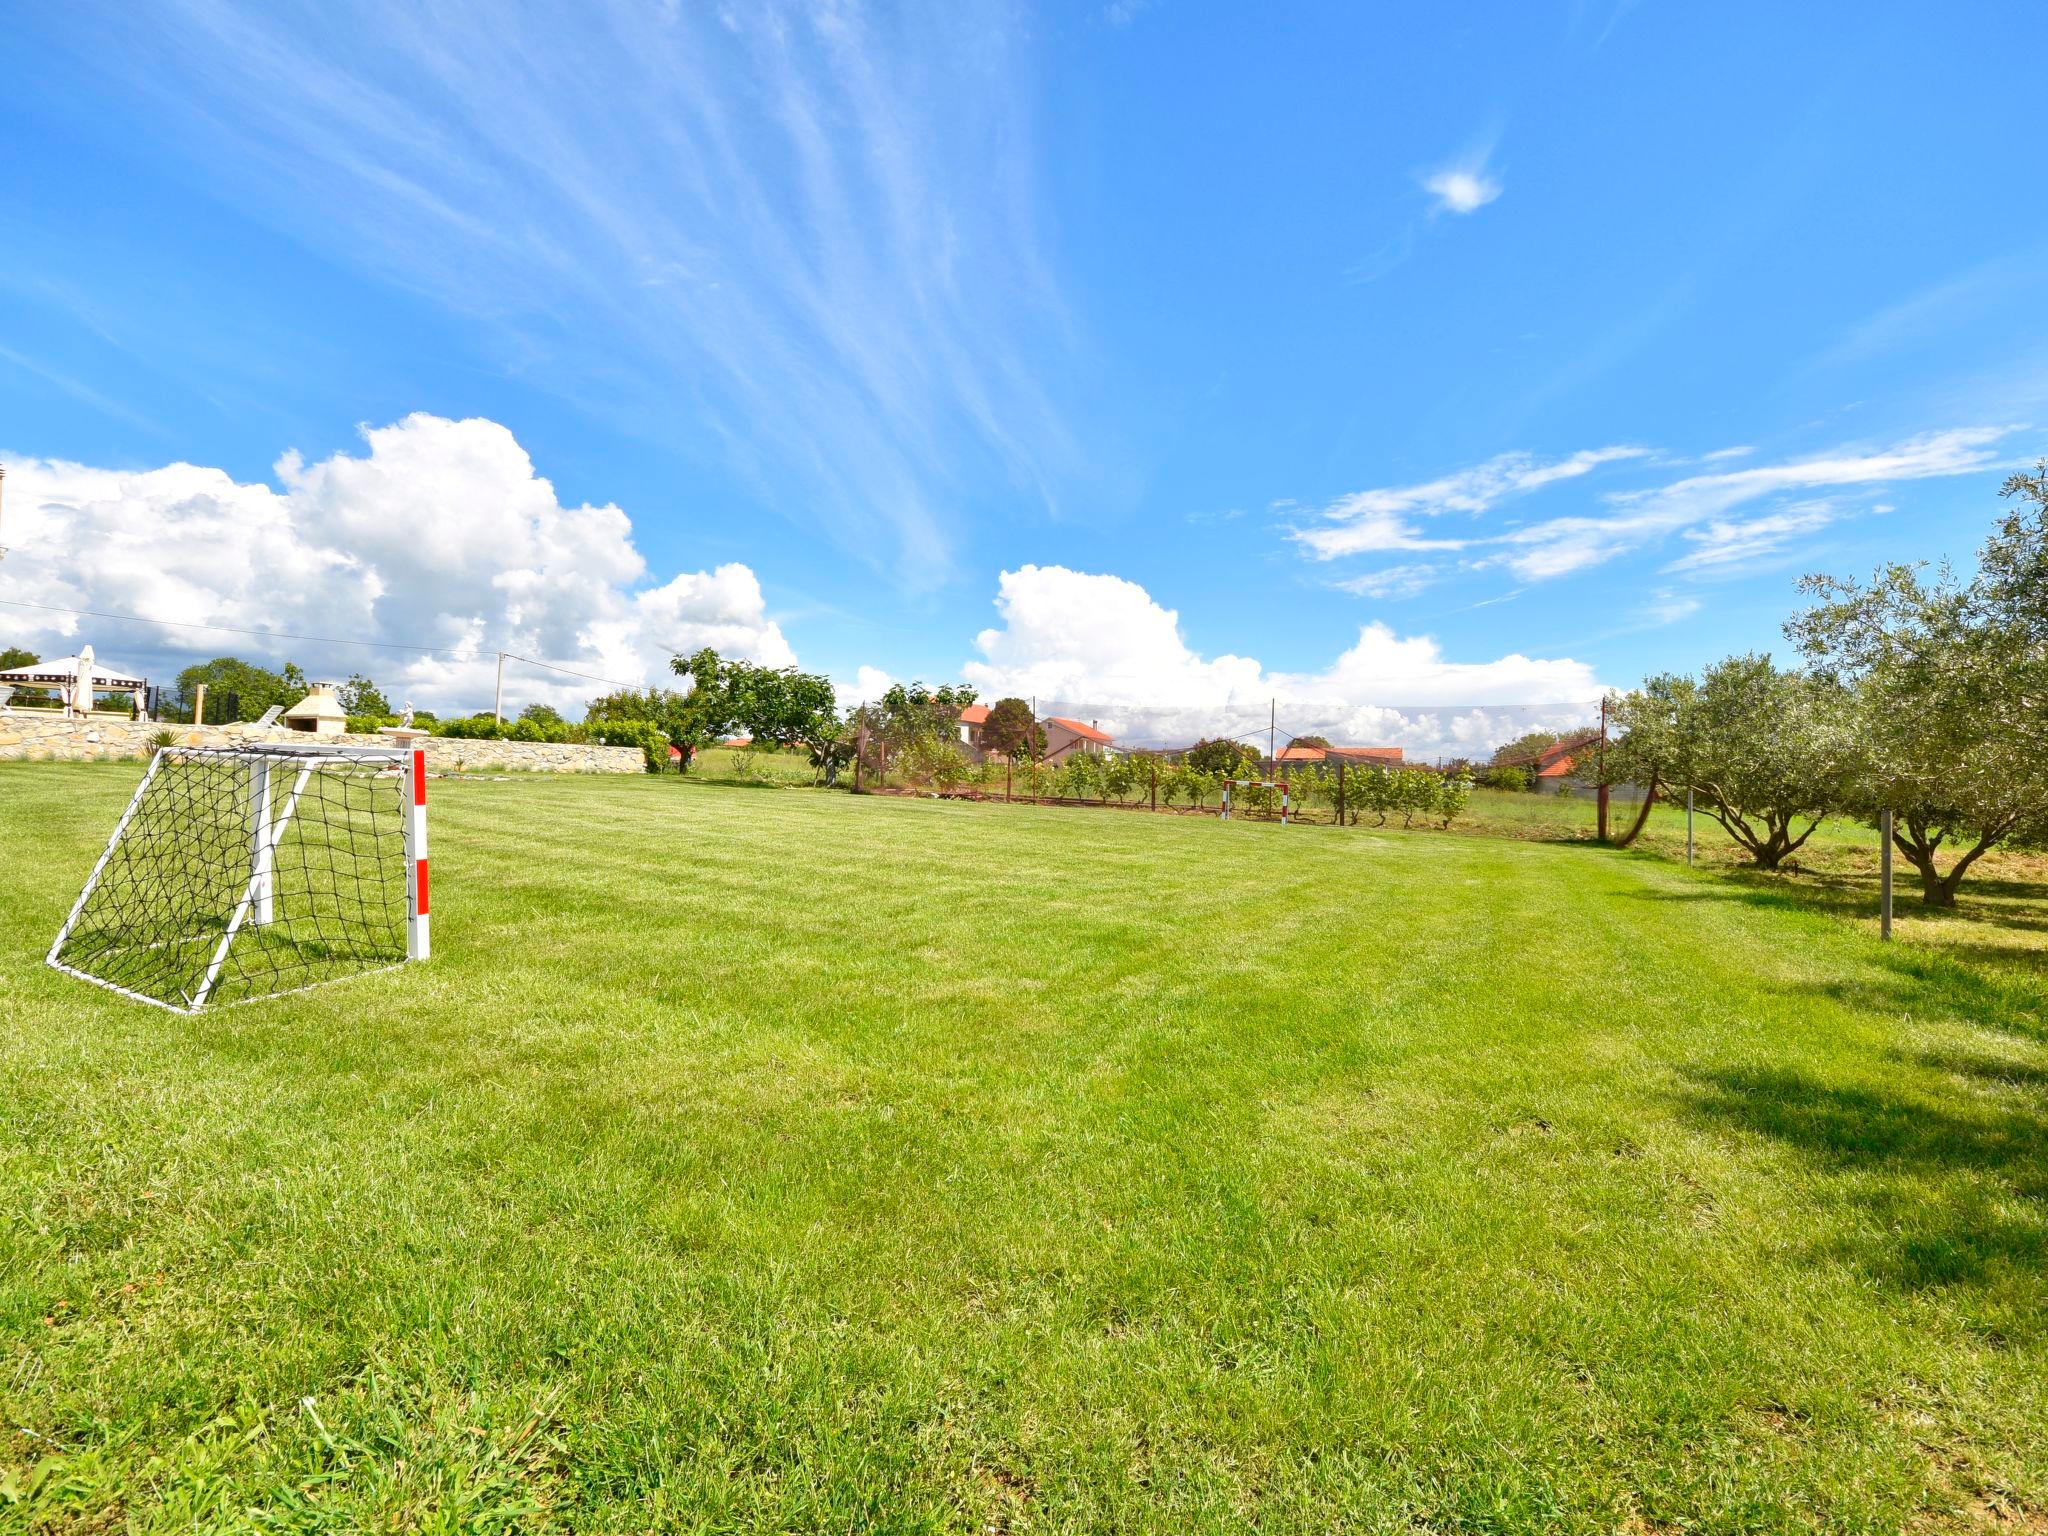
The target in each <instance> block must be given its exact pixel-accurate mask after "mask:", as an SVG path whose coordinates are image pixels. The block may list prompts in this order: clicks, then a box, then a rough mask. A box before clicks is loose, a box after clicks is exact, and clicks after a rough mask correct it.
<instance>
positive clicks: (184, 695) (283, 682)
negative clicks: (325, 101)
mask: <svg viewBox="0 0 2048 1536" xmlns="http://www.w3.org/2000/svg"><path fill="white" fill-rule="evenodd" d="M201 683H204V684H205V685H206V692H207V700H208V707H207V713H208V714H209V715H211V714H212V713H213V711H214V708H215V707H216V706H215V701H217V700H222V699H225V698H226V696H227V695H229V694H234V695H235V696H236V700H237V710H236V717H237V718H238V719H241V720H256V719H260V718H261V717H262V714H263V712H264V711H265V710H266V709H269V708H270V707H271V706H272V705H273V704H282V705H285V706H286V707H287V708H289V707H290V706H291V705H293V704H296V703H298V702H299V700H300V699H303V698H304V697H305V696H306V694H307V692H308V691H309V690H308V686H307V683H306V674H305V673H303V672H301V671H300V670H299V669H298V667H297V666H296V665H295V664H294V663H292V662H289V661H288V662H286V663H285V664H284V666H283V667H281V668H280V669H279V670H277V671H275V672H272V671H270V670H268V669H267V668H264V667H259V666H257V665H256V664H255V663H254V662H248V661H243V660H242V659H241V658H240V657H238V656H216V657H214V659H213V660H211V661H202V662H197V663H195V664H194V665H192V666H189V667H187V668H185V670H184V671H182V672H180V673H179V674H178V697H179V698H180V700H182V701H183V704H184V707H185V708H187V709H190V708H191V707H192V703H193V700H194V698H195V697H196V696H197V695H198V692H199V685H200V684H201ZM344 707H345V706H344ZM358 713H362V714H372V713H378V711H372V710H361V711H358Z"/></svg>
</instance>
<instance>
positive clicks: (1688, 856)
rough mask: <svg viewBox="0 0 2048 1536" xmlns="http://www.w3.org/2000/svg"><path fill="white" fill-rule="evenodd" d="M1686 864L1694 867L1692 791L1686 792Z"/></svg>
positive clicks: (1688, 866)
mask: <svg viewBox="0 0 2048 1536" xmlns="http://www.w3.org/2000/svg"><path fill="white" fill-rule="evenodd" d="M1685 863H1686V867H1687V868H1688V869H1690V868H1691V867H1692V791H1691V790H1690V789H1688V790H1686V792H1685Z"/></svg>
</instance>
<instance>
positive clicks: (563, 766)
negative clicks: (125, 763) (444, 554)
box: [0, 709, 647, 773]
mask: <svg viewBox="0 0 2048 1536" xmlns="http://www.w3.org/2000/svg"><path fill="white" fill-rule="evenodd" d="M159 731H169V732H171V733H172V735H173V736H175V737H176V738H177V741H178V744H179V745H180V746H188V747H231V746H246V745H251V744H254V743H257V742H265V741H282V742H291V743H293V744H295V745H298V746H304V745H305V744H306V743H307V742H308V741H309V740H312V739H314V738H311V737H308V736H307V735H305V734H304V733H303V732H300V731H287V730H279V729H277V728H275V727H273V728H271V729H268V730H259V729H258V728H257V727H255V726H253V725H202V726H191V725H169V726H166V725H158V724H156V723H154V722H152V721H136V720H130V719H128V718H127V717H126V716H123V715H94V716H92V717H91V718H90V719H85V720H76V719H74V720H67V719H65V718H64V717H63V716H62V715H60V714H57V713H56V712H54V711H47V712H46V711H43V710H35V709H17V710H10V711H0V762H4V761H7V760H10V759H12V760H15V761H20V760H23V759H26V760H27V761H29V762H72V763H77V762H92V761H99V760H107V761H114V760H119V759H123V758H126V759H130V760H140V759H142V758H145V757H147V756H148V755H149V754H150V753H151V752H152V751H153V750H155V745H156V743H155V739H154V738H155V737H156V734H157V733H158V732H159ZM319 739H320V740H322V741H334V742H346V743H349V744H350V745H355V746H372V747H388V746H390V745H391V738H390V737H388V736H325V737H321V738H319ZM425 746H426V749H427V767H428V768H429V770H431V771H433V772H436V773H459V772H471V773H475V772H492V773H504V772H520V771H525V772H538V773H644V772H646V771H647V760H646V758H645V757H643V756H642V755H641V752H640V749H639V748H638V747H600V746H596V745H583V744H580V743H575V742H551V741H459V740H455V739H453V738H449V737H440V736H430V737H428V738H427V739H426V742H425Z"/></svg>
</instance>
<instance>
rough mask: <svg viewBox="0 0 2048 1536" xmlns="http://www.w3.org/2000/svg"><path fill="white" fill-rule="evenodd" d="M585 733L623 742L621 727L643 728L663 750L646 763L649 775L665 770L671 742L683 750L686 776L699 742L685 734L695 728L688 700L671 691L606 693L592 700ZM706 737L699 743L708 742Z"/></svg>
mask: <svg viewBox="0 0 2048 1536" xmlns="http://www.w3.org/2000/svg"><path fill="white" fill-rule="evenodd" d="M583 725H584V729H585V730H586V731H587V732H589V734H590V735H591V736H592V737H593V738H596V737H599V736H602V737H605V738H606V739H607V740H615V741H616V740H623V739H624V738H625V736H626V735H627V734H631V733H622V731H621V729H620V728H621V727H625V726H644V727H646V728H647V729H648V730H651V731H654V732H657V733H659V734H660V736H661V737H662V742H663V750H662V752H661V756H660V761H659V762H658V763H657V762H656V761H655V760H654V759H653V758H652V757H650V758H649V761H648V771H649V772H650V773H660V772H662V771H664V770H665V769H666V768H667V767H668V752H667V743H669V742H674V743H676V744H677V745H678V746H679V747H681V748H682V749H683V760H682V763H681V765H680V768H681V771H682V772H685V773H687V772H688V771H689V768H690V762H691V759H692V758H693V757H694V756H695V754H696V750H697V747H698V745H699V738H696V737H692V736H690V735H689V734H687V733H688V732H689V731H691V730H694V729H696V728H697V726H698V719H697V717H696V716H695V715H693V713H692V711H691V708H690V704H689V696H688V695H687V694H685V693H682V692H680V691H678V690H676V689H673V688H646V689H641V688H625V689H621V690H620V691H619V692H617V693H607V694H604V695H603V696H602V697H599V698H595V699H592V700H591V701H590V703H589V705H588V706H587V707H586V708H585V710H584V714H583ZM643 738H644V733H641V735H640V736H636V737H635V739H634V741H633V743H632V744H633V745H642V744H643ZM710 739H711V738H710V737H709V736H706V737H704V738H702V740H706V741H708V740H710Z"/></svg>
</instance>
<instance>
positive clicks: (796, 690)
mask: <svg viewBox="0 0 2048 1536" xmlns="http://www.w3.org/2000/svg"><path fill="white" fill-rule="evenodd" d="M719 686H720V687H722V688H723V690H724V692H725V697H726V700H727V713H728V715H729V716H730V719H731V722H732V725H733V728H734V729H735V730H737V731H739V732H741V733H743V734H745V735H747V736H749V737H751V738H752V739H753V740H754V741H756V742H758V743H761V744H763V745H767V746H777V747H794V746H805V747H812V748H822V747H824V746H826V745H828V744H829V743H831V742H832V741H834V740H835V739H836V738H837V735H838V705H837V703H836V701H835V698H834V695H833V691H832V681H831V679H830V678H827V677H824V676H822V675H820V674H818V673H815V672H799V671H798V670H797V669H796V668H795V667H761V666H755V665H754V664H753V663H752V662H746V661H729V662H725V663H723V665H722V666H721V668H720V674H719Z"/></svg>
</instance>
